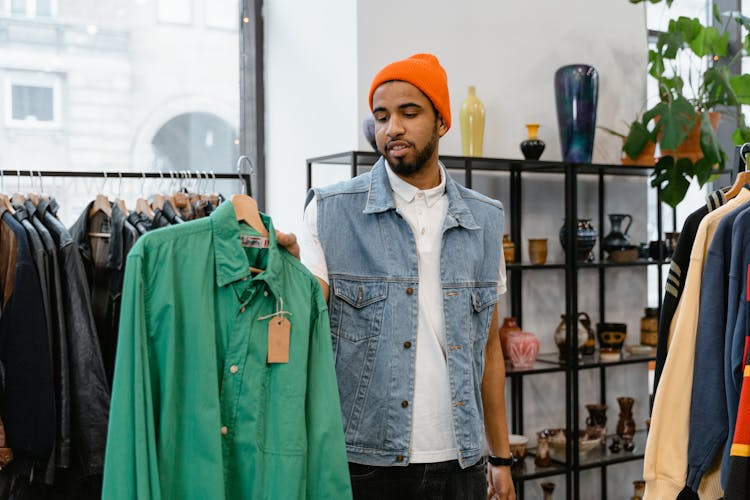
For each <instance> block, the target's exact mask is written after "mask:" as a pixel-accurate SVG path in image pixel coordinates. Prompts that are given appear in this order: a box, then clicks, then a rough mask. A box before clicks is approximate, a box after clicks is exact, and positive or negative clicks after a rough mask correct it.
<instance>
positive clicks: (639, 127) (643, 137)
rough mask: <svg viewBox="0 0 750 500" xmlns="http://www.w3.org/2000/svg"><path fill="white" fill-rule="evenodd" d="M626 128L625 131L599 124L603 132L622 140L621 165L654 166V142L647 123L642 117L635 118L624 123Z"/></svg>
mask: <svg viewBox="0 0 750 500" xmlns="http://www.w3.org/2000/svg"><path fill="white" fill-rule="evenodd" d="M625 125H626V126H627V128H628V132H627V133H622V132H619V131H617V130H614V129H611V128H608V127H602V126H599V127H597V128H600V129H602V130H604V131H605V132H608V133H610V134H612V135H614V136H616V137H619V138H620V139H621V140H622V152H623V155H622V159H621V161H622V164H623V165H647V166H654V164H655V163H656V158H655V157H654V153H655V151H656V143H655V142H654V140H653V139H652V134H651V132H650V131H649V130H648V127H647V124H646V123H645V122H644V121H643V117H641V118H636V119H635V120H633V121H632V122H630V123H627V122H626V123H625Z"/></svg>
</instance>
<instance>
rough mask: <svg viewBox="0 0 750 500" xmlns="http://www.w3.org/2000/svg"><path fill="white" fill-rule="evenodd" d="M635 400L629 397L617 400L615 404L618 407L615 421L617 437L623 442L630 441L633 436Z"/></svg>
mask: <svg viewBox="0 0 750 500" xmlns="http://www.w3.org/2000/svg"><path fill="white" fill-rule="evenodd" d="M634 402H635V400H634V399H633V398H631V397H623V396H621V397H619V398H617V404H618V405H620V415H619V418H618V420H617V435H618V436H620V437H621V438H622V439H623V440H627V441H630V440H632V439H633V435H634V434H635V420H633V403H634Z"/></svg>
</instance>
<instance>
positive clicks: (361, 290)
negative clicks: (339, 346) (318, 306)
mask: <svg viewBox="0 0 750 500" xmlns="http://www.w3.org/2000/svg"><path fill="white" fill-rule="evenodd" d="M331 289H332V291H333V295H334V300H332V301H331V311H330V316H331V333H332V334H333V335H335V336H338V337H341V338H344V339H347V340H350V341H352V342H358V341H361V340H365V339H368V338H370V337H373V336H375V335H377V334H378V333H379V332H380V327H381V324H382V321H383V310H384V308H385V299H386V298H387V297H388V283H386V282H384V281H369V280H353V279H342V278H333V279H331Z"/></svg>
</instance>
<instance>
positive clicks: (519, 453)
mask: <svg viewBox="0 0 750 500" xmlns="http://www.w3.org/2000/svg"><path fill="white" fill-rule="evenodd" d="M528 443H529V438H527V437H526V436H523V435H521V434H510V435H509V436H508V444H509V445H510V453H511V454H512V455H513V463H514V465H515V464H517V463H519V462H522V461H523V459H524V458H525V457H526V445H528Z"/></svg>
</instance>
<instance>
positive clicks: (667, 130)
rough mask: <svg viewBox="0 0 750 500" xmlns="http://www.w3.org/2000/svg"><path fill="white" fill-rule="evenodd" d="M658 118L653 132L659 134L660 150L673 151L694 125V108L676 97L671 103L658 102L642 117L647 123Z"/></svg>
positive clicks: (682, 98) (680, 97) (683, 99)
mask: <svg viewBox="0 0 750 500" xmlns="http://www.w3.org/2000/svg"><path fill="white" fill-rule="evenodd" d="M656 117H659V121H658V122H657V124H656V128H655V130H654V132H660V133H661V139H659V144H660V145H661V147H662V149H675V148H676V147H677V146H679V145H680V144H682V143H683V142H684V141H685V139H686V138H687V136H688V133H689V132H690V129H691V128H692V126H693V124H694V123H695V117H696V113H695V108H694V107H693V105H692V104H690V102H689V101H688V100H687V99H685V98H684V97H683V96H678V97H677V98H676V99H675V100H674V101H672V103H667V102H660V103H659V104H657V105H656V106H654V107H653V108H652V109H651V110H650V111H647V112H646V113H645V114H644V115H643V121H644V122H645V123H648V122H649V120H651V119H652V118H656Z"/></svg>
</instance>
